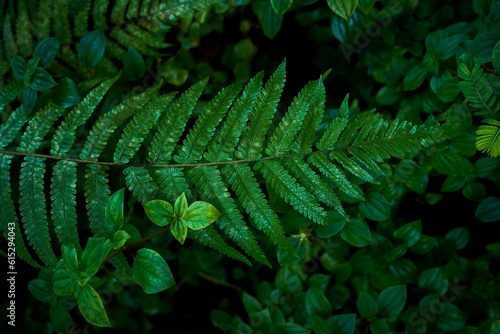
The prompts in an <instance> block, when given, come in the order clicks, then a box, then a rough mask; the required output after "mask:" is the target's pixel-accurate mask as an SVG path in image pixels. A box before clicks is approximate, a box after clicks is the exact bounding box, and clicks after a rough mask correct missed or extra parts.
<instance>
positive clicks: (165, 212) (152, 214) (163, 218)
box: [144, 199, 174, 226]
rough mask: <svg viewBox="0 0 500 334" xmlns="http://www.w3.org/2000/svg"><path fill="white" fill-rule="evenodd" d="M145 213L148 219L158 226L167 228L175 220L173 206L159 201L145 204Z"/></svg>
mask: <svg viewBox="0 0 500 334" xmlns="http://www.w3.org/2000/svg"><path fill="white" fill-rule="evenodd" d="M144 211H145V212H146V215H147V216H148V218H149V219H150V220H151V221H152V222H153V223H154V224H156V225H158V226H166V225H168V224H169V223H170V221H171V220H172V218H174V209H173V208H172V204H170V203H169V202H167V201H162V200H159V199H156V200H153V201H149V202H147V203H146V204H144Z"/></svg>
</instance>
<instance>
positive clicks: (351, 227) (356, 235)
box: [340, 219, 372, 247]
mask: <svg viewBox="0 0 500 334" xmlns="http://www.w3.org/2000/svg"><path fill="white" fill-rule="evenodd" d="M340 237H341V238H342V239H343V240H344V241H346V242H348V243H350V244H351V245H353V246H356V247H365V246H367V245H369V244H371V243H372V234H371V232H370V228H369V227H368V225H367V224H366V223H365V222H363V221H361V220H359V219H351V221H350V222H349V223H347V224H346V225H345V226H344V228H343V229H342V231H340Z"/></svg>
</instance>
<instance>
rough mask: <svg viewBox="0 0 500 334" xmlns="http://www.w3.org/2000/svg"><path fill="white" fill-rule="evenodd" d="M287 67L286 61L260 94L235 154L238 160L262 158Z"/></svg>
mask: <svg viewBox="0 0 500 334" xmlns="http://www.w3.org/2000/svg"><path fill="white" fill-rule="evenodd" d="M285 65H286V61H283V63H281V65H280V66H279V67H278V69H277V70H276V71H275V72H274V73H273V75H272V76H271V78H270V79H269V80H268V81H267V83H266V85H265V86H264V89H263V90H262V92H261V93H260V94H259V97H258V99H257V102H256V105H255V108H254V109H253V110H252V112H251V114H250V124H249V125H248V128H247V131H244V132H243V136H242V138H241V141H240V144H239V145H238V150H237V151H236V152H235V155H236V157H237V158H238V159H258V158H260V157H261V156H262V154H261V152H262V149H263V145H264V144H263V143H264V139H265V137H266V134H267V131H268V130H269V126H270V124H271V121H272V119H273V116H274V113H275V112H276V107H277V106H278V101H279V99H280V97H281V93H282V92H283V87H284V85H285V74H286V71H285Z"/></svg>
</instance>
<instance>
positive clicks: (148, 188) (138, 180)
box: [123, 167, 160, 204]
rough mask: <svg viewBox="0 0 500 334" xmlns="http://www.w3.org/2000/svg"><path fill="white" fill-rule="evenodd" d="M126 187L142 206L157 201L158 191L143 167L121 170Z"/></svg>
mask: <svg viewBox="0 0 500 334" xmlns="http://www.w3.org/2000/svg"><path fill="white" fill-rule="evenodd" d="M123 174H125V182H126V183H127V187H128V188H129V190H130V191H131V192H132V193H133V194H134V196H135V198H137V200H138V201H139V202H141V203H143V204H145V203H147V202H149V201H152V200H155V199H159V196H158V193H159V192H160V189H159V188H158V186H157V185H156V183H155V182H154V181H153V178H152V177H151V175H149V172H148V170H147V169H146V168H144V167H127V168H125V169H124V170H123Z"/></svg>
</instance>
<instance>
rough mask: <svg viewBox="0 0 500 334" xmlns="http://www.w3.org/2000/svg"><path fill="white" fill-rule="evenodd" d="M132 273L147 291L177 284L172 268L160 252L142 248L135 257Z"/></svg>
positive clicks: (156, 291)
mask: <svg viewBox="0 0 500 334" xmlns="http://www.w3.org/2000/svg"><path fill="white" fill-rule="evenodd" d="M132 275H133V277H134V279H135V281H136V282H137V283H138V284H139V285H140V286H141V287H142V288H143V289H144V292H146V293H150V294H151V293H158V292H161V291H163V290H166V289H168V288H170V287H171V286H173V285H174V284H175V280H174V277H173V275H172V272H171V271H170V268H169V266H168V264H167V262H165V260H164V259H163V258H162V257H161V255H160V254H158V253H157V252H155V251H154V250H152V249H148V248H142V249H140V250H139V251H138V252H137V255H136V257H135V261H134V266H133V271H132Z"/></svg>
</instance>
